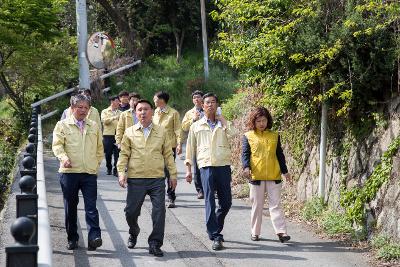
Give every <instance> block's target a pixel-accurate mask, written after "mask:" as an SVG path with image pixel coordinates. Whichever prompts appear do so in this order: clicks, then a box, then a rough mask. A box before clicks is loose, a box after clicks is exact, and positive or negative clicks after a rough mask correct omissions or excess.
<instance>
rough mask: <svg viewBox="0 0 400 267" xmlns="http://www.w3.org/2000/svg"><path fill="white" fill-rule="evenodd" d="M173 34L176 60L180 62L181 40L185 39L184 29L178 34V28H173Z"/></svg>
mask: <svg viewBox="0 0 400 267" xmlns="http://www.w3.org/2000/svg"><path fill="white" fill-rule="evenodd" d="M174 36H175V43H176V62H177V63H179V62H181V59H182V46H183V40H184V39H185V30H182V32H181V34H180V35H179V32H178V30H174Z"/></svg>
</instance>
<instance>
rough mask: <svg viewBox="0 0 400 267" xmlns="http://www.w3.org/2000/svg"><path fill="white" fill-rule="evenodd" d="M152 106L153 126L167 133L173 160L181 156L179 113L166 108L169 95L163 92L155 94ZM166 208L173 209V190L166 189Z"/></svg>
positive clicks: (174, 196) (168, 177) (167, 176)
mask: <svg viewBox="0 0 400 267" xmlns="http://www.w3.org/2000/svg"><path fill="white" fill-rule="evenodd" d="M153 101H154V104H155V105H156V107H157V109H156V111H155V112H154V116H153V122H154V124H156V125H158V126H161V127H163V128H164V129H165V131H166V132H167V135H168V138H169V140H170V141H171V145H172V151H173V156H174V159H175V158H176V154H178V155H179V154H181V131H182V130H181V121H180V118H179V113H178V111H176V110H175V109H173V108H171V107H170V106H168V105H167V104H168V101H169V94H168V93H167V92H164V91H159V92H157V93H155V95H154V97H153ZM165 177H166V178H167V181H169V179H170V174H169V173H168V170H167V169H166V170H165ZM167 194H168V205H167V207H168V208H175V199H176V195H175V190H174V189H173V188H171V187H168V190H167Z"/></svg>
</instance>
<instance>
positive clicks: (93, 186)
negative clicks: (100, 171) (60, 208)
mask: <svg viewBox="0 0 400 267" xmlns="http://www.w3.org/2000/svg"><path fill="white" fill-rule="evenodd" d="M60 184H61V189H62V192H63V197H64V212H65V229H66V230H67V235H68V241H78V239H79V235H78V225H77V220H78V210H77V207H78V203H79V196H78V193H79V190H81V191H82V196H83V201H84V204H85V219H86V225H87V228H88V239H89V240H93V239H95V238H97V237H101V230H100V226H99V212H98V211H97V208H96V200H97V175H95V174H88V173H61V174H60Z"/></svg>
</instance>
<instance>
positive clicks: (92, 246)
mask: <svg viewBox="0 0 400 267" xmlns="http://www.w3.org/2000/svg"><path fill="white" fill-rule="evenodd" d="M101 245H103V240H101V238H100V237H96V238H95V239H92V240H89V244H88V250H91V251H93V250H96V248H98V247H101Z"/></svg>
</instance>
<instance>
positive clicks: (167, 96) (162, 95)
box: [154, 91, 169, 103]
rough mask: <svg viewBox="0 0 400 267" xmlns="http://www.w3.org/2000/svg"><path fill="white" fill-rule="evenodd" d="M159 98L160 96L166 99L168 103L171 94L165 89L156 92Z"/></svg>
mask: <svg viewBox="0 0 400 267" xmlns="http://www.w3.org/2000/svg"><path fill="white" fill-rule="evenodd" d="M154 96H156V97H157V98H160V99H162V100H164V101H165V103H168V100H169V94H168V93H167V92H165V91H158V92H157V93H155V94H154Z"/></svg>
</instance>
